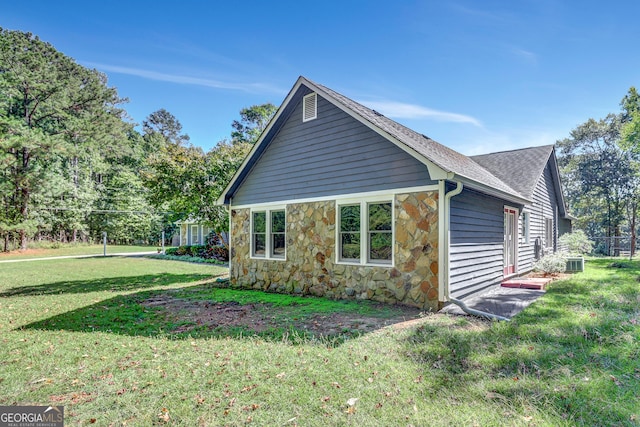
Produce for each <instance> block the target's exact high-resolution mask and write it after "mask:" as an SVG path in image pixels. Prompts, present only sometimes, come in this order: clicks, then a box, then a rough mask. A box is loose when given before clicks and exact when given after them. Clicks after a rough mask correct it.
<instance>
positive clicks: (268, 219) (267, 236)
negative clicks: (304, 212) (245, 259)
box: [249, 205, 287, 261]
mask: <svg viewBox="0 0 640 427" xmlns="http://www.w3.org/2000/svg"><path fill="white" fill-rule="evenodd" d="M272 211H284V213H285V223H284V242H285V243H284V256H282V257H274V256H273V255H272V248H271V212H272ZM256 212H264V213H265V225H266V230H265V243H264V256H256V255H254V248H253V214H254V213H256ZM249 246H250V247H249V258H251V259H266V260H271V261H286V260H287V209H286V205H278V206H269V207H259V208H252V209H251V210H250V212H249Z"/></svg>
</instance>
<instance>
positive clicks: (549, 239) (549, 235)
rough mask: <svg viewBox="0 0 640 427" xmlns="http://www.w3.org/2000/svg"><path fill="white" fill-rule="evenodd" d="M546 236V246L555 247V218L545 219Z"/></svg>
mask: <svg viewBox="0 0 640 427" xmlns="http://www.w3.org/2000/svg"><path fill="white" fill-rule="evenodd" d="M544 237H545V242H544V246H545V247H546V248H552V247H553V219H552V218H545V219H544Z"/></svg>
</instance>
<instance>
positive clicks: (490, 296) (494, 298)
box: [440, 287, 544, 318]
mask: <svg viewBox="0 0 640 427" xmlns="http://www.w3.org/2000/svg"><path fill="white" fill-rule="evenodd" d="M542 295H544V291H542V290H535V289H524V288H503V287H496V288H494V289H491V290H490V291H488V292H487V293H484V294H482V295H478V296H476V297H473V298H468V299H465V300H464V303H465V304H466V305H467V306H468V307H470V308H473V309H476V310H480V311H484V312H487V313H491V314H497V315H499V316H502V317H507V318H512V317H513V316H515V315H516V314H518V313H520V312H521V311H522V310H524V309H525V308H526V307H528V306H529V304H531V303H532V302H534V301H535V300H537V299H538V298H540V297H541V296H542ZM440 312H441V313H450V314H458V315H465V316H467V315H468V314H467V313H465V312H464V311H462V309H461V308H460V307H458V306H457V305H455V304H449V305H447V306H445V307H444V308H443V309H442V310H440Z"/></svg>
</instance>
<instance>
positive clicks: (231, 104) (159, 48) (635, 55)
mask: <svg viewBox="0 0 640 427" xmlns="http://www.w3.org/2000/svg"><path fill="white" fill-rule="evenodd" d="M639 13H640V2H637V1H615V0H613V1H610V2H602V1H591V0H583V1H579V2H578V1H569V0H566V1H555V0H530V1H518V0H515V1H513V0H511V1H490V0H489V1H483V2H477V1H469V0H460V1H449V2H438V1H408V0H407V1H405V0H397V1H389V0H384V1H381V0H366V1H365V0H342V1H333V0H323V1H319V2H318V1H315V2H307V1H304V0H298V1H276V0H272V1H264V0H263V1H254V0H245V1H238V2H236V1H224V2H223V1H215V0H211V1H189V0H184V1H181V2H176V1H172V2H168V1H162V0H156V1H135V0H130V1H128V2H123V1H113V2H91V1H82V2H79V1H64V0H61V1H49V0H47V1H43V0H35V1H30V2H18V1H13V2H9V1H4V2H3V4H2V7H1V12H0V26H1V27H3V28H5V29H12V30H21V31H29V32H32V33H34V34H36V35H38V36H39V37H40V38H41V39H42V40H45V41H48V42H50V43H52V44H53V45H54V46H55V47H56V48H57V49H58V50H60V51H62V52H63V53H65V54H66V55H68V56H71V57H73V58H74V59H75V60H76V61H77V62H79V63H80V64H82V65H85V66H87V67H90V68H96V69H98V70H100V71H102V72H104V73H106V74H107V75H108V77H109V85H110V86H114V87H116V88H117V89H118V93H119V95H120V96H121V97H126V98H128V99H129V102H128V103H127V104H125V105H124V108H125V109H126V110H127V111H128V113H129V115H130V116H131V118H132V120H133V121H134V122H136V123H141V122H142V120H144V118H145V117H146V116H148V115H149V114H150V113H152V112H153V111H156V110H158V109H160V108H165V109H167V110H168V111H170V112H171V113H172V114H174V115H175V116H176V117H177V118H178V120H180V122H181V123H182V125H183V131H184V132H186V133H187V134H189V136H190V137H191V142H192V143H193V144H194V145H198V146H202V147H203V148H204V149H205V150H206V149H209V148H210V147H211V146H213V145H214V144H215V143H216V142H218V141H219V140H221V139H224V138H225V137H228V136H229V135H230V133H231V130H232V129H231V123H232V121H233V120H235V119H238V118H239V111H240V110H241V109H242V108H244V107H248V106H251V105H255V104H262V103H265V102H271V103H273V104H275V105H278V106H279V105H280V104H281V103H282V100H283V99H284V97H285V96H286V94H287V92H288V91H289V89H290V88H291V87H292V86H293V84H294V82H295V80H296V79H297V77H298V76H299V75H304V76H305V77H307V78H309V79H310V80H313V81H315V82H317V83H321V84H323V85H325V86H328V87H330V88H332V89H334V90H336V91H338V92H340V93H342V94H343V95H345V96H348V97H349V98H351V99H354V100H356V101H358V102H361V103H363V104H365V105H367V106H369V107H371V108H374V109H376V110H378V111H380V112H382V113H384V114H385V115H387V116H388V117H391V118H393V119H394V120H396V121H398V122H400V123H402V124H404V125H406V126H408V127H410V128H412V129H414V130H416V131H418V132H421V133H423V134H425V135H428V136H430V137H431V138H433V139H435V140H437V141H439V142H440V143H442V144H444V145H447V146H449V147H451V148H453V149H455V150H458V151H460V152H462V153H464V154H468V155H473V154H480V153H486V152H492V151H500V150H509V149H515V148H521V147H527V146H534V145H542V144H552V143H554V142H555V141H556V140H558V139H562V138H565V137H568V136H569V132H570V131H571V130H572V129H573V128H574V127H576V126H577V125H578V124H580V123H582V122H584V121H586V120H587V119H589V118H590V117H593V118H601V117H604V116H605V115H606V114H607V113H609V112H618V111H619V102H620V100H621V99H622V97H623V96H624V95H625V93H626V92H627V90H628V89H629V87H631V86H636V87H637V86H640V55H639V49H638V48H639V44H638V40H640V26H639V25H637V16H638V15H639Z"/></svg>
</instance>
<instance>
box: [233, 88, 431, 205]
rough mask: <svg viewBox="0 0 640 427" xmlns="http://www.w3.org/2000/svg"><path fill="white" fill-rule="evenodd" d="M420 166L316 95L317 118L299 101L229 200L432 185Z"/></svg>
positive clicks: (246, 201)
mask: <svg viewBox="0 0 640 427" xmlns="http://www.w3.org/2000/svg"><path fill="white" fill-rule="evenodd" d="M435 183H436V182H435V181H432V180H431V179H430V177H429V173H428V171H427V168H426V166H425V165H423V164H422V163H420V162H419V161H418V160H416V159H415V158H413V157H411V156H410V155H409V154H407V153H405V152H404V151H402V150H401V149H400V148H398V147H397V146H395V145H394V144H393V143H391V142H389V141H388V140H386V139H384V138H383V137H382V136H380V135H379V134H377V133H376V132H374V131H373V130H371V129H369V128H368V127H367V126H365V125H363V124H362V123H360V122H358V121H357V120H356V119H354V118H353V117H351V116H349V115H348V114H347V113H345V112H344V111H342V110H341V109H339V108H337V107H335V106H334V105H333V104H331V103H329V102H328V101H326V100H325V99H323V98H322V97H320V96H318V118H317V119H315V120H310V121H308V122H303V121H302V102H298V103H297V105H296V106H295V108H294V109H293V110H292V112H291V114H290V115H289V116H288V117H287V118H286V121H285V122H284V124H283V125H282V127H281V128H280V129H279V131H278V133H277V134H276V135H275V136H274V137H273V139H272V141H271V142H270V144H269V146H268V147H267V148H266V150H265V151H264V152H263V154H262V156H261V157H260V158H259V159H258V161H257V162H256V163H255V164H254V165H253V167H252V169H251V171H250V172H249V174H248V175H247V176H246V177H245V179H244V181H242V183H241V184H240V185H239V187H238V189H237V191H236V193H235V194H234V196H233V204H234V205H244V204H255V203H265V202H275V201H286V200H293V199H304V198H312V197H321V196H331V195H343V194H351V193H361V192H368V191H378V190H386V189H394V188H404V187H414V186H422V185H431V184H435Z"/></svg>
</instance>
